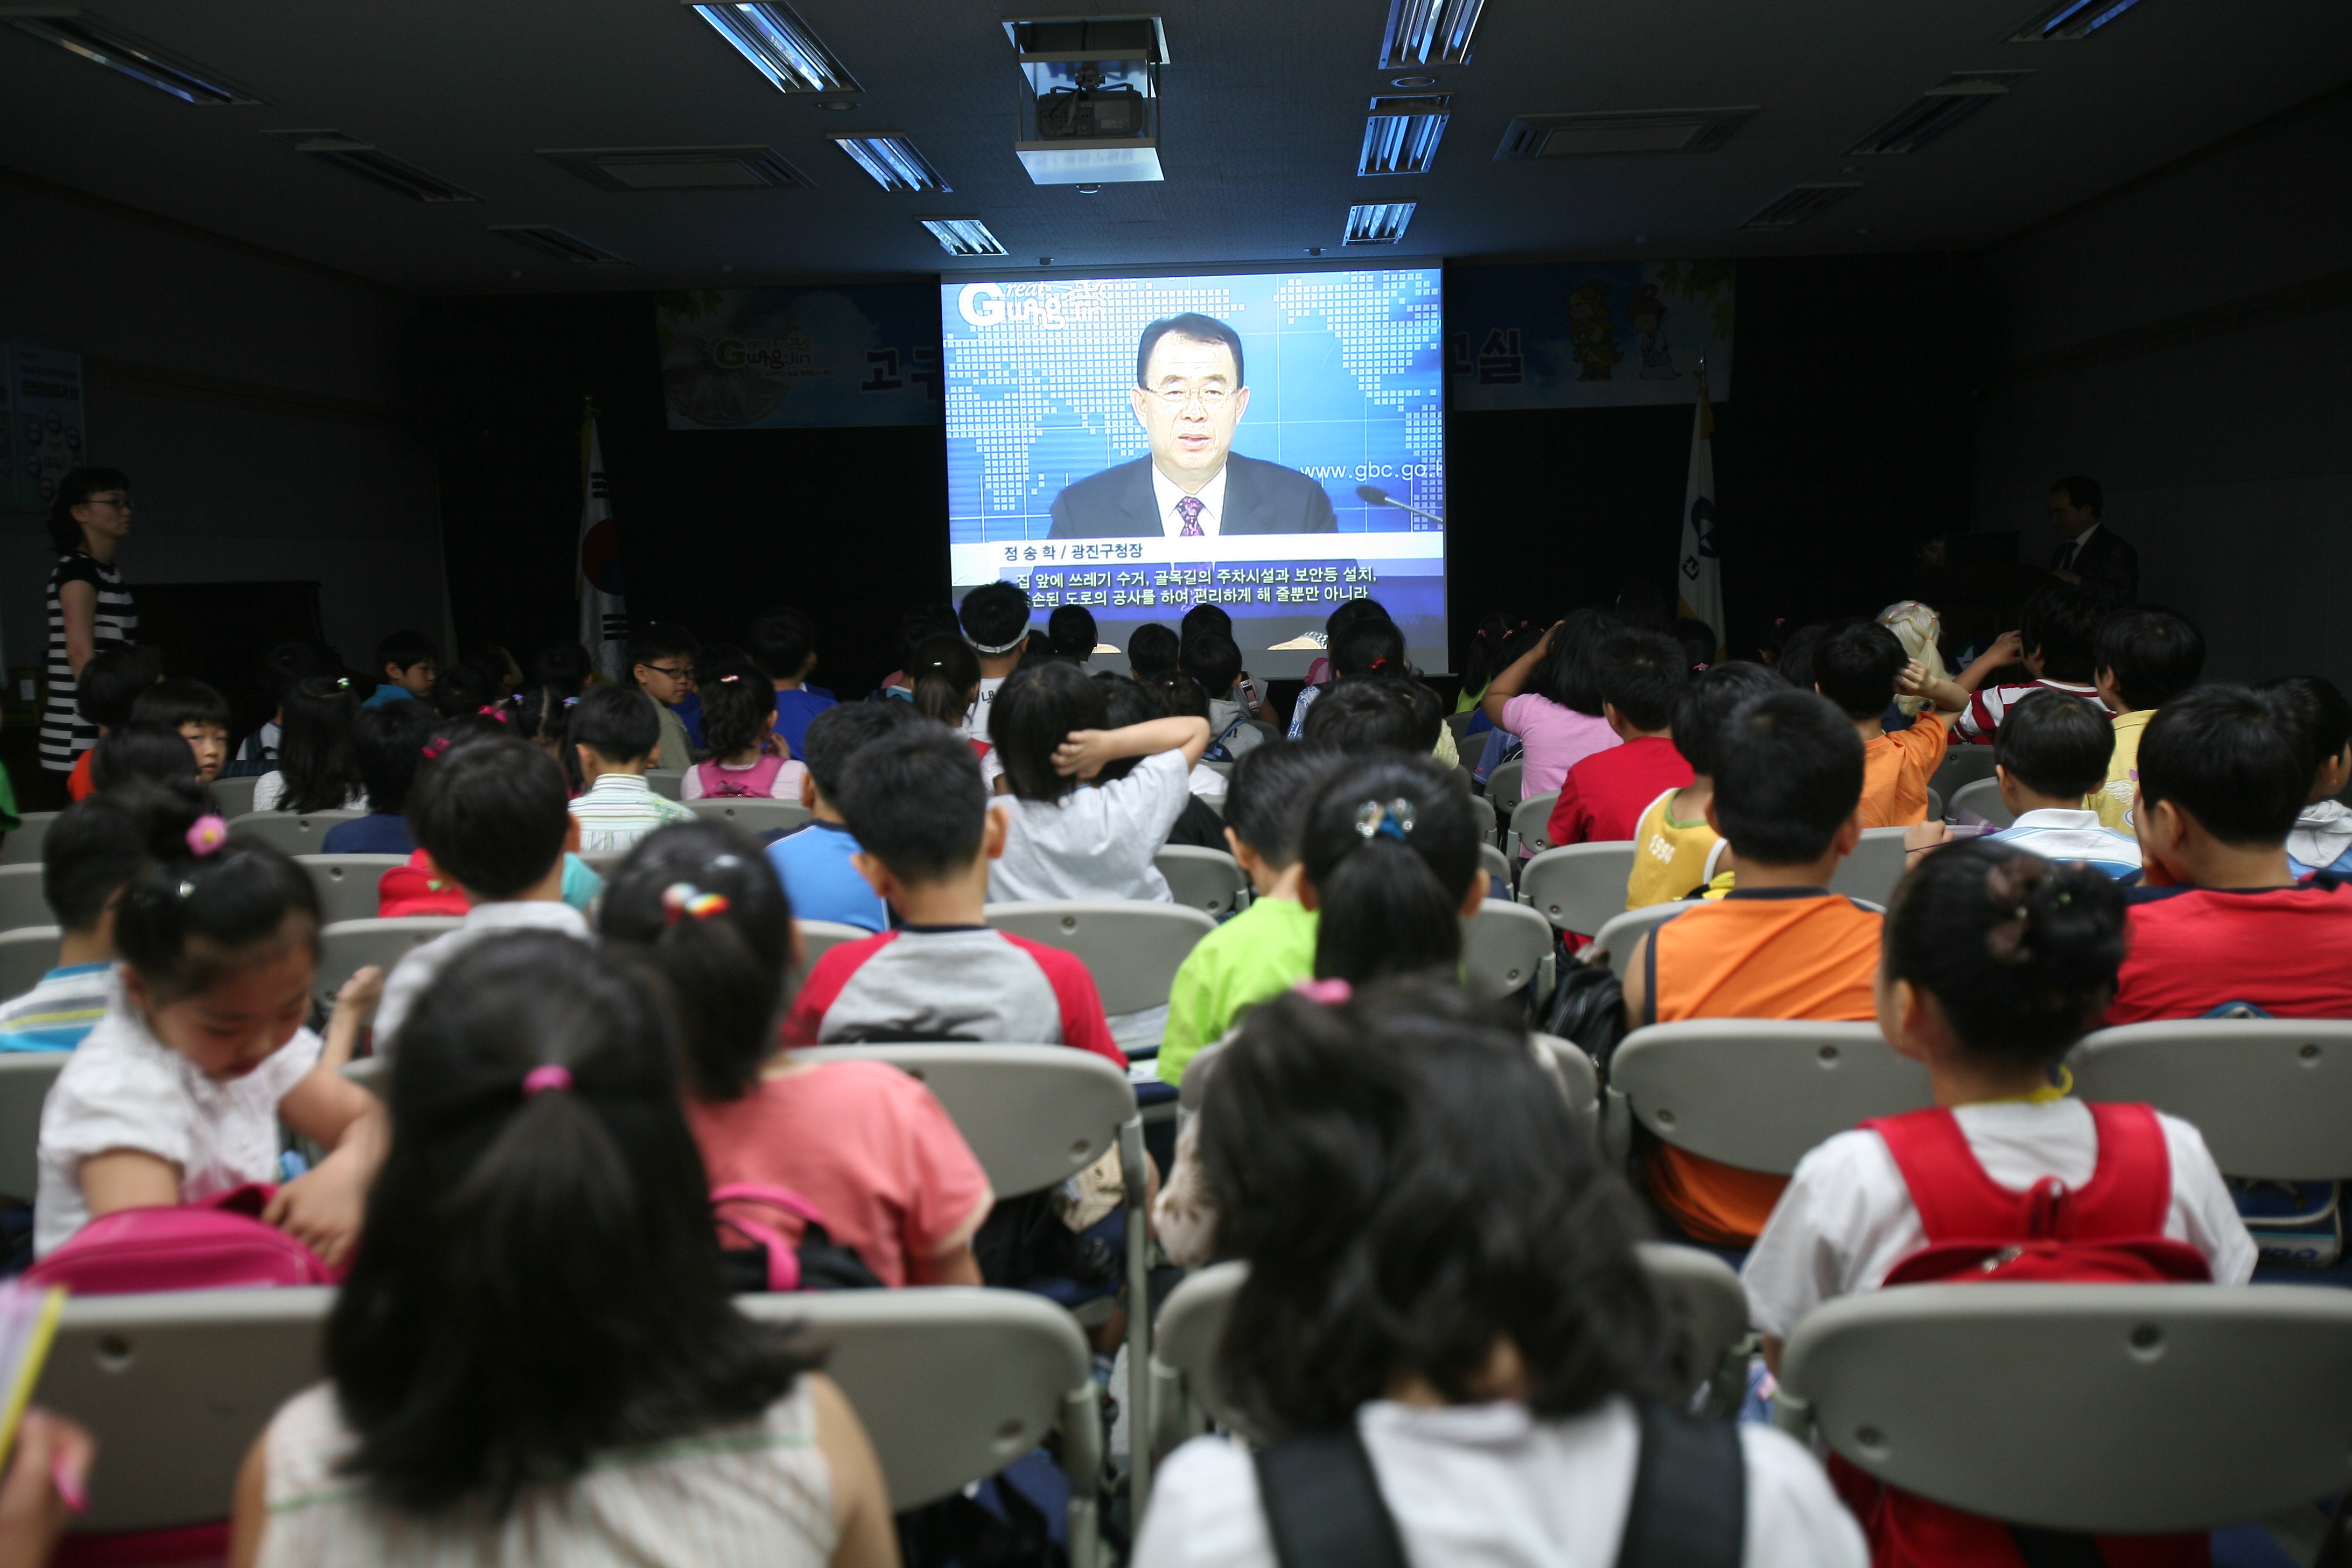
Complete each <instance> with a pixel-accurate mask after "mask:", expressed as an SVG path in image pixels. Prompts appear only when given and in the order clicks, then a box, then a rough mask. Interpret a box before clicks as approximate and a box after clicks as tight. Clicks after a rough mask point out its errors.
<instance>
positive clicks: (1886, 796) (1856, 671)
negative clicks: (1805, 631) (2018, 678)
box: [1812, 621, 1969, 827]
mask: <svg viewBox="0 0 2352 1568" xmlns="http://www.w3.org/2000/svg"><path fill="white" fill-rule="evenodd" d="M1812 676H1813V689H1814V690H1816V691H1818V692H1820V693H1821V694H1822V696H1824V697H1826V698H1828V699H1829V700H1831V701H1832V702H1834V703H1836V704H1837V706H1838V709H1839V710H1840V711H1841V712H1843V713H1844V715H1845V716H1846V719H1847V721H1849V722H1850V723H1852V724H1853V730H1854V733H1855V734H1857V735H1859V736H1860V737H1861V738H1862V742H1863V756H1864V774H1863V786H1862V825H1863V826H1864V827H1902V826H1909V825H1911V824H1913V823H1916V822H1925V821H1926V820H1927V780H1928V778H1929V777H1930V776H1931V775H1932V774H1933V773H1935V771H1936V769H1937V766H1939V765H1940V764H1941V763H1943V760H1944V751H1945V748H1946V747H1947V746H1948V744H1949V743H1950V731H1949V730H1948V723H1949V721H1948V719H1947V718H1946V717H1945V714H1946V713H1948V712H1957V711H1958V710H1960V709H1962V708H1965V707H1967V706H1968V700H1969V692H1968V689H1966V688H1964V687H1962V686H1961V685H1959V684H1958V682H1954V681H1949V680H1941V681H1939V680H1932V679H1929V678H1928V675H1927V670H1926V668H1924V667H1923V666H1921V665H1920V664H1919V663H1918V662H1917V661H1916V660H1915V659H1913V658H1911V657H1910V656H1909V655H1908V654H1906V653H1905V652H1904V651H1903V644H1902V643H1901V642H1900V641H1898V640H1897V639H1896V637H1895V634H1894V633H1893V632H1891V631H1889V630H1888V629H1887V628H1886V627H1885V626H1881V625H1879V624H1878V623H1877V622H1876V621H1848V622H1847V623H1846V624H1845V625H1843V626H1837V627H1833V628H1832V630H1830V631H1829V632H1828V633H1827V634H1826V635H1824V636H1823V637H1822V639H1821V641H1819V642H1818V643H1815V644H1814V645H1813V650H1812ZM1898 696H1901V697H1927V698H1928V699H1929V700H1931V701H1932V702H1933V703H1934V704H1935V706H1934V707H1930V708H1922V709H1921V710H1919V714H1918V717H1917V718H1916V719H1914V720H1913V721H1912V722H1911V727H1910V728H1909V729H1907V730H1892V731H1890V730H1888V729H1887V728H1886V723H1885V720H1886V710H1887V706H1888V704H1890V703H1892V702H1893V701H1894V700H1895V698H1896V697H1898ZM1937 709H1941V710H1944V711H1943V712H1938V711H1937Z"/></svg>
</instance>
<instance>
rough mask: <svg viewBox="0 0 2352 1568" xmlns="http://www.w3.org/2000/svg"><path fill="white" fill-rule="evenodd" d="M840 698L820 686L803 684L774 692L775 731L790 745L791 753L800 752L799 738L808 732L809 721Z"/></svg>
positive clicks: (799, 753)
mask: <svg viewBox="0 0 2352 1568" xmlns="http://www.w3.org/2000/svg"><path fill="white" fill-rule="evenodd" d="M839 702H840V699H839V698H837V697H835V695H834V694H833V693H832V692H830V691H827V690H826V689H824V687H822V686H803V687H800V688H798V689H795V690H792V691H779V692H777V693H776V733H777V734H779V735H782V737H783V738H784V741H785V743H786V744H788V745H790V746H791V747H792V749H793V755H794V756H796V757H797V756H799V755H801V754H802V752H801V738H802V737H803V736H804V735H806V734H807V733H808V727H809V721H810V720H812V719H814V718H815V717H816V716H817V715H818V714H820V713H822V712H824V710H826V709H828V708H832V707H835V706H836V705H838V704H839Z"/></svg>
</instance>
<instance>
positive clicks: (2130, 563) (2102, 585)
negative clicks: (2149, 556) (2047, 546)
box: [2050, 523, 2139, 605]
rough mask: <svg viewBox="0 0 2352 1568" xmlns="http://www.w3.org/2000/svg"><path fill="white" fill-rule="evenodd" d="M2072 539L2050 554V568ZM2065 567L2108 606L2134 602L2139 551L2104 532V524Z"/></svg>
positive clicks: (2136, 595) (2136, 598)
mask: <svg viewBox="0 0 2352 1568" xmlns="http://www.w3.org/2000/svg"><path fill="white" fill-rule="evenodd" d="M2072 544H2073V541H2071V540H2069V541H2068V542H2066V543H2065V544H2061V545H2060V546H2059V547H2058V548H2057V550H2056V551H2055V552H2053V553H2052V555H2051V557H2050V565H2051V569H2052V570H2053V571H2055V570H2057V569H2058V563H2060V562H2062V561H2063V560H2065V558H2066V552H2067V550H2068V548H2069V547H2070V546H2071V545H2072ZM2066 570H2068V571H2070V572H2073V573H2074V574H2076V575H2077V576H2079V577H2081V578H2082V579H2083V586H2084V587H2085V588H2088V589H2090V590H2091V591H2092V592H2094V593H2095V594H2097V595H2100V596H2101V597H2103V598H2105V600H2106V601H2107V603H2109V604H2111V605H2129V604H2135V603H2137V601H2138V599H2139V552H2138V551H2137V550H2135V549H2133V548H2132V545H2131V542H2130V541H2129V540H2127V539H2118V538H2117V537H2116V535H2114V534H2113V533H2110V532H2109V531H2107V526H2106V524H2105V523H2101V524H2100V525H2099V526H2098V528H2097V529H2096V530H2095V531H2094V532H2093V533H2092V535H2091V537H2090V538H2088V539H2086V540H2084V541H2083V550H2082V554H2081V555H2080V557H2079V558H2077V559H2076V560H2075V561H2074V563H2073V564H2071V565H2069V566H2068V567H2067V568H2066Z"/></svg>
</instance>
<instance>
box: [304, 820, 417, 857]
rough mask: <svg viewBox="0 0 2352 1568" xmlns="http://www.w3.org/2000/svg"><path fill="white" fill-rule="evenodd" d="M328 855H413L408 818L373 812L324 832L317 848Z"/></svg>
mask: <svg viewBox="0 0 2352 1568" xmlns="http://www.w3.org/2000/svg"><path fill="white" fill-rule="evenodd" d="M320 850H321V851H323V852H324V853H326V854H329V855H414V854H415V853H416V840H415V839H414V838H411V837H409V836H408V818H407V817H405V816H391V815H388V814H386V813H383V812H374V811H372V812H370V813H368V814H367V815H366V816H355V817H353V818H352V820H351V821H349V822H338V823H337V824H335V825H334V826H332V827H330V828H329V829H327V837H326V838H325V840H324V841H323V842H322V843H321V844H320Z"/></svg>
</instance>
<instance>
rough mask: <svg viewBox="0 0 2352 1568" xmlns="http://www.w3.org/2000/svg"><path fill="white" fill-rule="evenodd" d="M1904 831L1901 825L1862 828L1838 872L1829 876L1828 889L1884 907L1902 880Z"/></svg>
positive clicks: (1905, 854) (1839, 864)
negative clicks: (1860, 835) (1850, 852)
mask: <svg viewBox="0 0 2352 1568" xmlns="http://www.w3.org/2000/svg"><path fill="white" fill-rule="evenodd" d="M1905 832H1906V829H1904V828H1900V827H1865V828H1864V829H1863V830H1862V842H1861V843H1859V844H1857V845H1855V846H1854V847H1853V854H1851V855H1849V856H1847V857H1846V858H1844V859H1843V860H1842V861H1840V862H1839V863H1838V868H1837V875H1836V876H1834V877H1832V878H1831V879H1830V891H1831V892H1832V893H1843V894H1844V895H1845V896H1846V897H1847V898H1849V899H1862V900H1866V901H1868V902H1870V903H1873V904H1877V905H1881V906H1884V905H1885V903H1886V901H1887V900H1889V899H1892V898H1893V897H1894V896H1895V883H1897V882H1899V881H1901V880H1902V879H1903V872H1904V868H1905V862H1906V860H1907V858H1908V855H1907V853H1906V850H1905V849H1904V847H1903V835H1904V833H1905Z"/></svg>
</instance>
